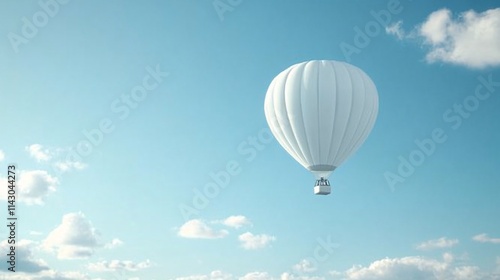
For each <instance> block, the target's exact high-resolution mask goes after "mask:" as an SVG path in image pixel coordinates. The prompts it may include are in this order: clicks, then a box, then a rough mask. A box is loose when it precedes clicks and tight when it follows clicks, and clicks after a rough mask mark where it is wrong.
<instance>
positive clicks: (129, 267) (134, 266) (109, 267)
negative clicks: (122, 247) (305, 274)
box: [87, 260, 151, 272]
mask: <svg viewBox="0 0 500 280" xmlns="http://www.w3.org/2000/svg"><path fill="white" fill-rule="evenodd" d="M149 267H151V261H150V260H145V261H142V262H133V261H121V260H111V261H101V262H96V263H90V264H89V265H88V266H87V268H88V269H89V270H91V271H99V272H103V271H120V270H124V271H138V270H142V269H146V268H149Z"/></svg>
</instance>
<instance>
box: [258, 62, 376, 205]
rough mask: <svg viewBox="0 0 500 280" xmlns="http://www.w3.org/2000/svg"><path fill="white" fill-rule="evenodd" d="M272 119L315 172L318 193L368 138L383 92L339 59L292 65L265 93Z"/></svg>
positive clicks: (277, 132)
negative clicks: (378, 92)
mask: <svg viewBox="0 0 500 280" xmlns="http://www.w3.org/2000/svg"><path fill="white" fill-rule="evenodd" d="M264 110H265V115H266V120H267V123H268V125H269V127H270V129H271V132H272V133H273V135H274V137H275V138H276V140H278V142H279V143H280V144H281V146H282V147H283V148H284V149H285V150H286V151H287V152H288V153H289V154H290V155H291V156H292V157H293V158H294V159H295V160H296V161H298V162H299V163H300V164H301V165H302V166H304V167H305V168H306V169H307V170H309V171H310V172H312V174H313V175H314V176H315V177H316V184H315V186H314V193H315V194H319V195H326V194H329V193H330V192H331V186H330V182H329V181H328V177H329V176H330V175H331V174H332V172H333V171H334V170H335V169H336V168H337V167H339V166H340V164H342V163H343V162H344V161H345V160H346V159H347V158H348V157H349V156H351V155H352V154H353V153H354V152H355V151H356V150H357V149H358V148H359V147H360V146H361V145H362V144H363V142H364V141H365V140H366V138H367V137H368V134H369V133H370V131H371V130H372V128H373V126H374V124H375V120H376V118H377V113H378V94H377V89H376V87H375V84H374V83H373V81H372V80H371V79H370V77H368V75H367V74H365V72H363V71H362V70H361V69H359V68H358V67H356V66H353V65H351V64H348V63H345V62H340V61H334V60H312V61H306V62H302V63H298V64H295V65H292V66H290V67H289V68H288V69H286V70H284V71H283V72H281V73H280V74H278V76H276V77H275V78H274V79H273V81H272V82H271V84H270V85H269V88H268V90H267V93H266V98H265V102H264Z"/></svg>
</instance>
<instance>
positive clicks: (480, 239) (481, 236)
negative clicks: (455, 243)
mask: <svg viewBox="0 0 500 280" xmlns="http://www.w3.org/2000/svg"><path fill="white" fill-rule="evenodd" d="M472 240H474V241H477V242H481V243H493V244H500V238H492V237H489V236H488V235H487V234H486V233H481V234H478V235H476V236H474V237H472Z"/></svg>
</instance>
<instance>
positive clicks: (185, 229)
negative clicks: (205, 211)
mask: <svg viewBox="0 0 500 280" xmlns="http://www.w3.org/2000/svg"><path fill="white" fill-rule="evenodd" d="M177 234H178V235H179V236H180V237H185V238H203V239H215V238H223V237H225V236H226V235H227V234H228V232H227V231H226V230H214V229H212V228H210V227H209V226H208V225H207V224H205V223H204V222H203V221H201V220H198V219H194V220H189V221H187V222H186V223H185V224H183V225H182V226H181V227H180V228H179V231H178V232H177Z"/></svg>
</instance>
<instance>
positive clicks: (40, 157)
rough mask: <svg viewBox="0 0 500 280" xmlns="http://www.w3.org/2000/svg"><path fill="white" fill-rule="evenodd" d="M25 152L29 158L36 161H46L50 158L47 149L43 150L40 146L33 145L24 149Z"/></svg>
mask: <svg viewBox="0 0 500 280" xmlns="http://www.w3.org/2000/svg"><path fill="white" fill-rule="evenodd" d="M25 150H26V151H27V152H28V153H29V154H30V156H31V157H33V158H34V159H36V161H38V162H40V161H48V160H50V159H51V158H52V155H51V154H50V151H49V149H46V148H45V149H44V148H43V146H42V145H40V144H33V145H29V146H26V147H25Z"/></svg>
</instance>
